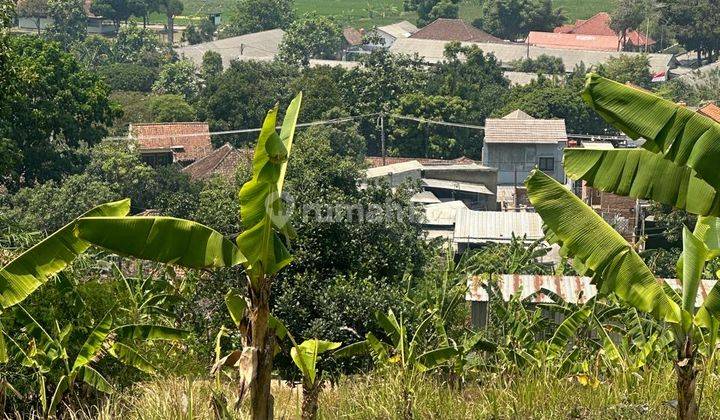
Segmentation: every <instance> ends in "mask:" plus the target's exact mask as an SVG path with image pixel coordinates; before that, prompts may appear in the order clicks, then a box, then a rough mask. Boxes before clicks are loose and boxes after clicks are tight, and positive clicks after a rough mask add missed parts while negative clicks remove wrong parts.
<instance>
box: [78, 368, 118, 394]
mask: <svg viewBox="0 0 720 420" xmlns="http://www.w3.org/2000/svg"><path fill="white" fill-rule="evenodd" d="M80 379H81V380H82V381H83V382H85V383H86V384H88V385H90V386H91V387H93V388H95V389H97V390H98V391H100V392H104V393H106V394H112V393H113V388H112V385H110V382H108V381H107V379H105V378H104V377H103V376H102V375H101V374H100V372H98V371H97V370H95V369H93V368H91V367H90V366H89V365H85V366H83V367H82V368H81V372H80Z"/></svg>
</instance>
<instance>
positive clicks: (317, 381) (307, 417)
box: [288, 335, 342, 420]
mask: <svg viewBox="0 0 720 420" xmlns="http://www.w3.org/2000/svg"><path fill="white" fill-rule="evenodd" d="M288 336H289V337H290V338H291V340H292V342H293V347H292V349H290V357H292V360H293V362H294V363H295V366H297V368H298V369H300V372H301V373H302V377H303V385H302V387H303V388H302V390H303V400H302V411H301V418H302V419H303V420H314V419H315V418H316V417H317V410H318V397H319V396H320V391H321V390H322V387H323V381H322V378H321V375H320V374H319V372H317V363H318V362H319V361H320V357H319V356H320V354H322V353H325V352H328V351H331V350H335V349H337V348H338V347H340V346H341V345H342V343H337V342H332V341H323V340H318V339H312V340H305V341H303V342H302V343H300V344H297V343H296V342H295V340H294V339H292V336H291V335H288Z"/></svg>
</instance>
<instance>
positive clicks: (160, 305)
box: [113, 264, 182, 322]
mask: <svg viewBox="0 0 720 420" xmlns="http://www.w3.org/2000/svg"><path fill="white" fill-rule="evenodd" d="M168 271H169V270H168ZM113 273H114V275H115V278H117V279H119V280H120V282H122V286H124V288H125V291H126V292H127V296H128V298H129V305H128V307H123V308H120V309H121V310H123V311H125V312H127V313H128V316H129V318H130V319H132V320H134V321H136V322H148V321H151V320H153V319H158V318H160V319H165V320H170V321H174V320H176V319H177V314H176V313H175V312H173V305H175V304H177V303H178V302H180V301H182V295H181V294H180V293H179V292H178V290H176V289H175V287H173V285H172V284H170V282H169V281H167V279H166V278H165V276H166V275H162V276H160V277H159V278H156V277H154V276H153V275H152V274H147V273H144V272H143V268H142V265H138V268H137V274H136V275H135V276H134V277H129V276H126V275H125V274H123V272H122V270H120V268H119V267H118V266H117V265H114V264H113Z"/></svg>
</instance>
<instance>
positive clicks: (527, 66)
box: [513, 54, 565, 74]
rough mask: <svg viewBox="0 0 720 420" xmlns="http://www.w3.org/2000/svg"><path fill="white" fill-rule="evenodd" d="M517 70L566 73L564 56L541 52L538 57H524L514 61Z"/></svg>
mask: <svg viewBox="0 0 720 420" xmlns="http://www.w3.org/2000/svg"><path fill="white" fill-rule="evenodd" d="M513 66H514V67H515V71H522V72H526V73H540V74H565V64H563V61H562V58H560V57H552V56H549V55H545V54H540V55H539V56H538V57H537V58H523V59H520V60H518V61H515V62H514V63H513Z"/></svg>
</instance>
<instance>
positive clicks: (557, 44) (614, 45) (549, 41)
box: [525, 31, 620, 51]
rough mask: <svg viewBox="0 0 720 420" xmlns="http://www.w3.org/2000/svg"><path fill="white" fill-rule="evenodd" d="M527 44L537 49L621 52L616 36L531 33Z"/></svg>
mask: <svg viewBox="0 0 720 420" xmlns="http://www.w3.org/2000/svg"><path fill="white" fill-rule="evenodd" d="M525 43H527V44H528V45H533V46H536V47H547V48H562V49H568V50H586V51H619V49H620V43H619V42H618V37H617V36H615V35H612V36H607V35H580V34H572V33H555V32H539V31H530V33H529V34H528V36H527V38H526V40H525Z"/></svg>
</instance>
